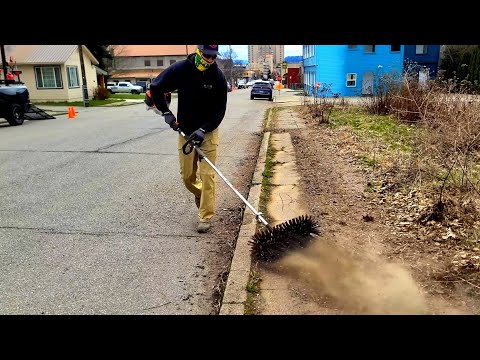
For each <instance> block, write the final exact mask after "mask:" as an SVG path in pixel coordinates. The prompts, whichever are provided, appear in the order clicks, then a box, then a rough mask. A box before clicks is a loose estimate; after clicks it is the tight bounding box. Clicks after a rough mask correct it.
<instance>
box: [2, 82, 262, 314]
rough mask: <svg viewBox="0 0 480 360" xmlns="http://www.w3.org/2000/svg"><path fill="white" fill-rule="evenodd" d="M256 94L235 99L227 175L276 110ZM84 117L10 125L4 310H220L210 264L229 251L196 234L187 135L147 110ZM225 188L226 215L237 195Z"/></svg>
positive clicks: (240, 93) (83, 113)
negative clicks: (180, 139)
mask: <svg viewBox="0 0 480 360" xmlns="http://www.w3.org/2000/svg"><path fill="white" fill-rule="evenodd" d="M249 93H250V92H249V90H237V91H234V92H231V93H229V94H228V109H227V114H226V117H225V120H224V121H223V123H222V124H221V126H220V132H221V133H220V136H221V144H220V149H219V150H220V152H219V159H218V162H217V167H218V168H219V169H220V170H221V171H222V173H223V174H224V175H226V176H227V178H228V174H234V173H236V172H238V171H239V169H238V167H239V166H241V165H240V164H241V163H242V161H244V160H245V154H247V153H248V152H249V150H251V149H249V146H251V143H252V140H253V139H254V138H259V137H258V133H259V131H260V129H261V124H262V121H263V117H264V110H265V109H266V108H268V107H269V106H271V103H270V102H268V101H264V100H254V101H252V100H250V97H249ZM171 108H172V110H174V111H175V110H176V99H174V100H173V102H172V106H171ZM76 110H77V111H78V115H77V117H76V118H75V119H67V116H66V115H61V116H57V118H56V119H50V120H31V121H29V120H26V121H25V122H24V124H23V125H21V126H16V127H11V126H8V124H0V190H1V196H0V313H1V314H209V313H211V311H212V304H211V293H212V283H213V279H212V278H211V276H212V274H211V272H210V271H209V268H208V266H205V264H206V258H208V257H211V256H222V254H221V253H218V251H216V249H215V247H216V246H217V245H216V244H215V242H212V241H205V239H208V237H206V236H207V234H198V233H197V232H196V231H195V229H196V211H195V210H196V208H195V205H194V203H193V198H192V196H191V194H190V193H188V192H187V190H186V189H185V188H184V187H183V185H182V184H181V183H180V182H179V175H178V163H177V150H176V141H177V136H176V134H175V133H174V132H173V131H172V130H171V129H170V128H169V127H168V126H167V125H166V124H165V123H164V122H163V118H162V117H160V116H158V115H156V114H154V113H153V112H147V111H145V106H144V105H143V104H139V105H132V106H125V107H112V108H87V109H83V108H77V109H76ZM240 171H241V169H240ZM218 185H219V191H218V199H217V207H219V208H221V207H223V206H227V205H228V202H229V201H231V198H232V196H234V195H232V194H233V192H231V190H230V189H229V188H228V187H226V185H223V183H222V180H221V179H220V178H218Z"/></svg>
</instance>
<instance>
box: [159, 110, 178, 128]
mask: <svg viewBox="0 0 480 360" xmlns="http://www.w3.org/2000/svg"><path fill="white" fill-rule="evenodd" d="M163 118H164V119H165V122H166V123H167V124H168V125H170V127H171V128H172V129H173V130H175V131H177V130H178V125H177V118H176V117H175V115H173V114H172V113H171V112H164V113H163Z"/></svg>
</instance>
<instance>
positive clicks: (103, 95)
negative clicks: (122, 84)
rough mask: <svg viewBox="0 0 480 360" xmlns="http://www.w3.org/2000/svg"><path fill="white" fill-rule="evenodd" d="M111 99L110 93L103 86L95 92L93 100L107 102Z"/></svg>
mask: <svg viewBox="0 0 480 360" xmlns="http://www.w3.org/2000/svg"><path fill="white" fill-rule="evenodd" d="M109 97H110V92H109V91H108V90H107V89H106V88H105V87H103V86H98V87H96V88H95V89H94V91H93V98H94V99H95V100H106V99H108V98H109Z"/></svg>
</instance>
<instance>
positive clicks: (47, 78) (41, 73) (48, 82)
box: [35, 66, 63, 89]
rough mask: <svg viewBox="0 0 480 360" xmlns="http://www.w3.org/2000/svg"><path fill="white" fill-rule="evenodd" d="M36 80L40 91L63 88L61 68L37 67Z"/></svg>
mask: <svg viewBox="0 0 480 360" xmlns="http://www.w3.org/2000/svg"><path fill="white" fill-rule="evenodd" d="M35 80H36V82H37V88H39V89H61V88H62V87H63V85H62V76H61V74H60V66H38V67H35Z"/></svg>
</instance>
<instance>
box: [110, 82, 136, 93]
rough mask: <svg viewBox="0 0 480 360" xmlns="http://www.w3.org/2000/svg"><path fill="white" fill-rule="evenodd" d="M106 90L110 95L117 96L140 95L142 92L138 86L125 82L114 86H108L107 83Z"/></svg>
mask: <svg viewBox="0 0 480 360" xmlns="http://www.w3.org/2000/svg"><path fill="white" fill-rule="evenodd" d="M107 89H108V91H110V92H111V93H112V94H118V93H122V94H125V93H129V94H141V93H142V91H143V87H141V86H138V85H133V84H132V83H129V82H127V81H123V82H122V81H121V82H119V83H118V84H116V85H115V86H109V85H108V83H107Z"/></svg>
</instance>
